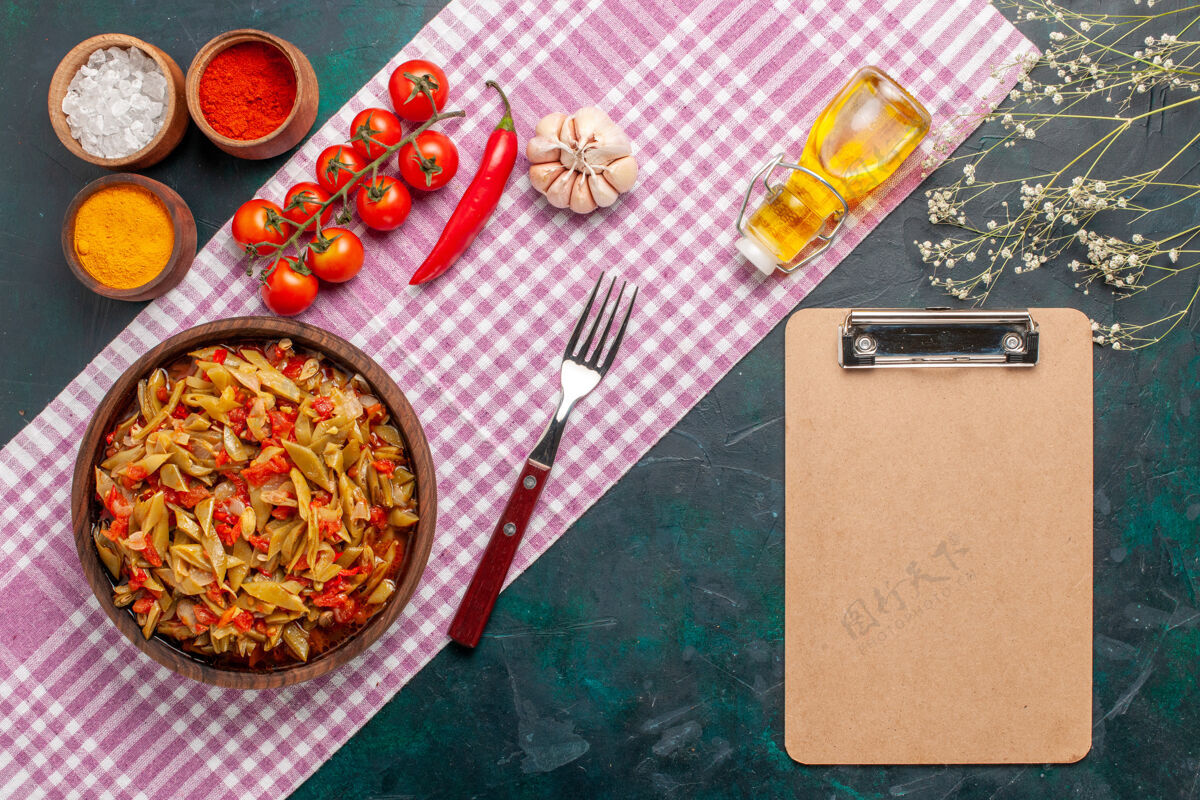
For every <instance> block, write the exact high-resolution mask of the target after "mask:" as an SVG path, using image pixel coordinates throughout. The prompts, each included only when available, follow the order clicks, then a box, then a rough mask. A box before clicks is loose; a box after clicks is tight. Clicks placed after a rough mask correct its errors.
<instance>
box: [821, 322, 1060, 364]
mask: <svg viewBox="0 0 1200 800" xmlns="http://www.w3.org/2000/svg"><path fill="white" fill-rule="evenodd" d="M1037 362H1038V326H1037V323H1036V322H1035V321H1034V319H1033V317H1032V316H1031V315H1030V313H1029V312H1028V311H980V310H975V309H965V310H955V311H952V310H950V309H948V308H927V309H924V310H921V309H855V310H853V311H851V312H850V313H849V314H847V315H846V319H845V321H844V322H843V323H842V324H841V325H839V326H838V364H840V365H841V366H842V367H844V368H847V369H861V368H867V367H1032V366H1034V365H1035V364H1037Z"/></svg>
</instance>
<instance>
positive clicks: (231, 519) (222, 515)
mask: <svg viewBox="0 0 1200 800" xmlns="http://www.w3.org/2000/svg"><path fill="white" fill-rule="evenodd" d="M213 519H215V520H216V521H217V522H224V523H225V524H226V525H232V524H233V523H235V522H237V521H238V518H237V515H236V514H231V513H229V501H228V500H225V501H222V503H221V505H219V506H217V507H216V508H214V509H213Z"/></svg>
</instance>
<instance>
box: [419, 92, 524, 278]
mask: <svg viewBox="0 0 1200 800" xmlns="http://www.w3.org/2000/svg"><path fill="white" fill-rule="evenodd" d="M487 85H488V86H491V87H492V88H493V89H495V90H496V91H497V92H499V93H500V99H501V100H502V101H504V116H503V117H501V118H500V123H499V124H498V125H496V129H495V130H493V131H492V135H491V136H489V137H488V141H487V147H486V148H484V151H483V159H482V160H481V161H480V162H479V171H478V172H476V173H475V177H474V179H472V181H471V185H470V186H468V187H467V191H466V192H464V193H463V196H462V199H461V200H459V201H458V206H457V207H456V208H455V209H454V213H453V214H451V215H450V221H449V222H447V223H446V228H445V230H443V231H442V235H441V237H440V238H439V239H438V240H437V244H435V245H434V246H433V251H432V252H431V253H430V254H429V257H428V258H426V259H425V263H423V264H422V265H421V266H420V267H419V268H417V271H416V272H415V273H414V274H413V276H412V280H410V281H409V282H408V283H409V285H410V286H416V285H417V284H420V283H425V282H426V281H431V280H433V279H434V278H436V277H437V276H439V275H441V274H442V273H443V272H445V271H446V270H448V269H450V267H452V266H454V262H455V261H457V260H458V258H459V256H461V255H462V254H463V253H464V252H465V251H466V249H467V248H468V247H470V246H471V242H473V241H475V237H476V236H477V235H479V232H480V231H481V230H483V226H484V225H486V224H487V221H488V220H489V219H490V218H491V216H492V212H493V211H495V210H496V204H497V203H499V202H500V195H502V194H504V186H505V184H507V183H508V176H509V175H511V174H512V170H513V164H515V163H516V161H517V131H516V128H515V127H514V126H513V118H512V108H511V107H510V106H509V104H508V98H507V97H505V95H504V90H503V89H501V88H500V86H499V85H498V84H497V83H496V82H495V81H488V82H487Z"/></svg>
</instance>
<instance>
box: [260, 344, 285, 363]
mask: <svg viewBox="0 0 1200 800" xmlns="http://www.w3.org/2000/svg"><path fill="white" fill-rule="evenodd" d="M264 355H266V357H267V361H270V362H271V364H272V366H274V365H276V364H278V363H279V362H280V361H283V357H284V355H286V353H285V351H284V349H283V348H282V347H280V346H279V345H277V344H274V343H272V344H271V349H270V350H268V351H267V352H266V353H265V354H264Z"/></svg>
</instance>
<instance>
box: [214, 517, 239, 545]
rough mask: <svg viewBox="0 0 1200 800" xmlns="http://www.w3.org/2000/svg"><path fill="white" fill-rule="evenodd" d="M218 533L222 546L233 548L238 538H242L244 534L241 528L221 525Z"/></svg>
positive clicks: (218, 524)
mask: <svg viewBox="0 0 1200 800" xmlns="http://www.w3.org/2000/svg"><path fill="white" fill-rule="evenodd" d="M216 531H217V538H218V539H220V540H221V544H223V545H225V546H226V547H233V545H234V544H235V543H236V542H237V540H238V536H240V535H241V533H242V530H241V527H235V526H233V525H223V524H221V523H217V525H216Z"/></svg>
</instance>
